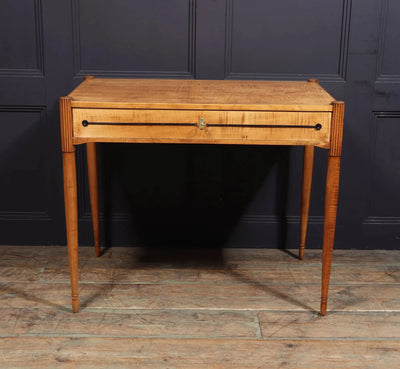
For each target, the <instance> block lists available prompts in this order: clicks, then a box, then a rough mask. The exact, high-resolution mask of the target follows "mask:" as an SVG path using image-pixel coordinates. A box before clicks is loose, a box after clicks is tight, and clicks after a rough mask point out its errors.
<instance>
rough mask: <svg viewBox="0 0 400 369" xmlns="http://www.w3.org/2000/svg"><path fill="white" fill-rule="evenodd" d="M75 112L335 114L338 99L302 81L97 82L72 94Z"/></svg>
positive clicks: (93, 80)
mask: <svg viewBox="0 0 400 369" xmlns="http://www.w3.org/2000/svg"><path fill="white" fill-rule="evenodd" d="M68 96H69V97H70V98H71V99H72V101H71V104H72V107H73V108H78V107H84V108H102V107H106V108H139V109H171V108H173V109H215V110H283V111H288V110H292V111H293V110H294V111H332V105H331V103H332V101H334V100H335V99H334V98H333V97H332V96H331V95H329V94H328V93H327V92H325V90H324V89H323V88H322V87H321V86H320V85H319V84H318V83H313V82H303V81H231V80H222V81H221V80H219V81H218V80H167V79H163V80H162V82H161V83H160V80H156V79H107V78H94V79H90V80H86V81H84V83H82V84H81V85H79V86H78V87H77V88H76V89H75V90H74V91H72V92H71V93H70V94H69V95H68Z"/></svg>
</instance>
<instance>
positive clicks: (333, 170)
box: [321, 156, 340, 315]
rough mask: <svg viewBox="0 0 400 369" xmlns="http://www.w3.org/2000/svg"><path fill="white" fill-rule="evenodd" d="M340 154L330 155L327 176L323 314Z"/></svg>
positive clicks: (323, 258)
mask: <svg viewBox="0 0 400 369" xmlns="http://www.w3.org/2000/svg"><path fill="white" fill-rule="evenodd" d="M339 174H340V156H329V159H328V173H327V177H326V193H325V214H324V239H323V245H322V288H321V315H325V314H326V309H327V303H328V289H329V279H330V273H331V264H332V251H333V242H334V238H335V228H336V211H337V203H338V194H339Z"/></svg>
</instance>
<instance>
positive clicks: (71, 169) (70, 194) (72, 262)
mask: <svg viewBox="0 0 400 369" xmlns="http://www.w3.org/2000/svg"><path fill="white" fill-rule="evenodd" d="M59 103H60V123H61V148H62V153H63V154H62V155H63V174H64V205H65V224H66V230H67V244H68V259H69V269H70V276H71V295H72V310H73V312H74V313H76V312H77V311H78V308H79V301H78V196H77V185H76V164H75V146H74V145H73V134H72V109H71V98H70V97H68V96H66V97H61V98H60V100H59Z"/></svg>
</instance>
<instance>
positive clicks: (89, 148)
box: [86, 142, 101, 256]
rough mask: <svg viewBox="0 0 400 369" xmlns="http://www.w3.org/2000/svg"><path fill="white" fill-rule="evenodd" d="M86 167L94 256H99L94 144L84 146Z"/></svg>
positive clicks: (96, 173) (89, 143)
mask: <svg viewBox="0 0 400 369" xmlns="http://www.w3.org/2000/svg"><path fill="white" fill-rule="evenodd" d="M86 154H87V167H88V178H89V193H90V206H91V208H92V224H93V236H94V249H95V253H96V256H100V255H101V251H100V224H99V190H98V172H97V150H96V143H95V142H88V143H87V144H86Z"/></svg>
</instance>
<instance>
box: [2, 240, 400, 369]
mask: <svg viewBox="0 0 400 369" xmlns="http://www.w3.org/2000/svg"><path fill="white" fill-rule="evenodd" d="M79 254H80V280H81V282H80V301H81V309H80V312H79V313H78V314H73V313H72V312H71V306H70V286H69V273H68V257H67V250H66V247H21V246H19V247H17V246H14V247H7V246H3V247H0V368H2V369H8V368H13V369H15V368H24V369H29V368H41V369H47V368H49V369H50V368H84V369H92V368H96V369H99V368H113V369H115V368H117V369H118V368H144V369H147V368H152V369H158V368H170V369H172V368H190V369H197V368H281V367H285V368H304V369H305V368H307V369H312V368H319V369H322V368H327V369H328V368H329V369H333V368H363V369H366V368H374V369H376V368H385V369H391V368H396V369H398V368H399V367H400V283H399V282H400V251H342V250H336V251H335V252H334V259H333V262H334V264H333V267H332V280H331V288H330V295H329V303H328V314H327V316H326V317H321V316H319V314H318V310H319V297H320V278H321V261H320V260H321V252H320V251H318V250H308V251H307V252H306V257H305V260H304V261H303V262H301V261H299V260H298V259H297V258H296V256H295V255H296V252H295V251H287V252H284V251H280V250H258V249H257V250H255V249H249V250H241V249H225V250H206V251H189V250H186V251H182V250H181V251H179V252H178V251H177V250H145V249H139V248H111V249H108V250H106V251H105V253H104V255H103V256H102V257H100V258H96V257H95V255H94V249H93V248H89V247H81V248H80V251H79Z"/></svg>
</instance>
